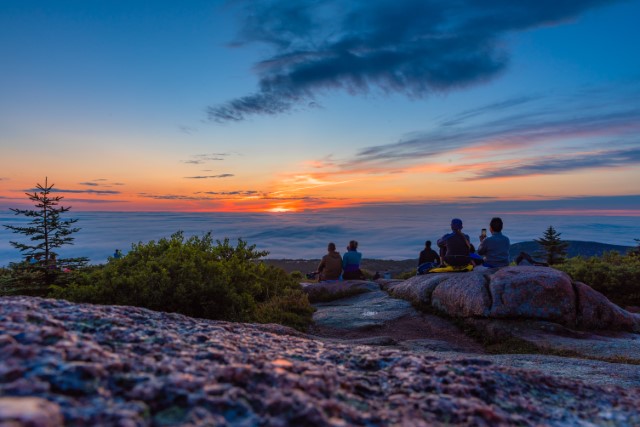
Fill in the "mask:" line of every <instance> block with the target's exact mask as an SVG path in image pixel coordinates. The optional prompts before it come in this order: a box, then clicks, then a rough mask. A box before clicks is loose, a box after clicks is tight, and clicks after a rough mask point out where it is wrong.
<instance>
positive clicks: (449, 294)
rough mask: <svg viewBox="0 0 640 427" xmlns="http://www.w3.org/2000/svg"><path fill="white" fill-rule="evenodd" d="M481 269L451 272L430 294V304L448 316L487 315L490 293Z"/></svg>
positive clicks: (489, 306) (489, 308)
mask: <svg viewBox="0 0 640 427" xmlns="http://www.w3.org/2000/svg"><path fill="white" fill-rule="evenodd" d="M487 282H488V280H487V279H486V278H485V276H484V275H483V274H482V272H481V271H473V272H470V273H452V274H451V275H450V277H448V278H446V279H445V280H444V281H442V282H441V283H440V284H439V285H438V286H437V287H436V288H435V290H434V291H433V293H432V294H431V305H432V306H433V307H434V308H436V309H438V310H440V311H442V312H445V313H447V314H448V315H450V316H461V317H474V316H485V317H486V316H488V315H489V312H490V310H491V295H490V294H489V289H488V285H487Z"/></svg>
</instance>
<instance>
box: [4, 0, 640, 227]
mask: <svg viewBox="0 0 640 427" xmlns="http://www.w3.org/2000/svg"><path fill="white" fill-rule="evenodd" d="M638 16H640V0H632V1H585V0H582V1H569V0H563V1H558V0H556V1H553V2H551V1H540V0H538V1H532V0H531V1H530V0H524V1H518V2H513V1H506V0H487V1H468V0H460V1H455V2H452V1H413V0H405V1H383V0H374V1H351V2H337V1H297V2H290V1H259V2H256V1H251V2H249V1H239V0H235V1H189V2H175V1H126V2H125V1H29V0H21V1H12V0H3V1H2V2H1V3H0V57H1V58H2V64H3V65H2V66H1V67H0V93H1V94H2V96H1V97H0V146H1V147H2V153H3V155H2V158H1V159H0V205H2V206H13V205H15V204H16V203H19V202H20V200H22V199H23V198H24V196H23V194H22V193H23V191H24V190H25V189H29V188H31V187H33V185H34V184H35V182H37V181H42V180H43V178H44V176H48V177H49V178H50V179H51V180H53V181H54V182H55V183H56V186H57V188H59V189H60V190H63V191H64V194H65V199H66V200H67V201H68V202H69V203H71V204H73V205H74V206H75V207H76V208H79V209H86V210H96V209H98V210H156V211H157V210H171V211H180V210H185V211H217V210H226V211H276V212H277V211H282V212H285V211H301V210H313V209H322V208H325V207H331V208H336V207H348V206H358V205H366V204H371V203H403V202H406V203H416V202H420V201H425V200H438V201H447V200H453V199H455V200H469V198H471V197H479V198H482V197H485V198H496V199H500V200H512V199H524V200H534V201H535V200H552V201H553V200H566V199H569V200H570V199H571V198H572V197H575V196H580V197H587V198H589V197H591V196H600V197H602V196H606V197H620V200H627V199H626V197H628V196H634V195H637V194H639V192H638V185H637V182H638V178H640V174H639V173H638V170H639V169H638V164H639V163H640V141H639V135H640V102H639V101H638V99H640V55H639V54H638V52H637V46H638V45H639V43H640V26H638V25H637V17H638ZM588 200H590V199H588ZM593 200H600V199H598V198H597V197H596V198H594V199H593ZM545 206H546V205H545ZM557 206H558V209H563V210H567V208H566V207H565V206H564V205H561V204H558V205H557ZM606 208H607V206H603V205H602V204H598V203H594V205H593V206H591V207H590V209H591V210H593V209H606ZM575 209H583V207H581V206H577V205H576V207H575ZM616 210H618V211H619V213H620V214H624V215H640V214H639V213H638V208H637V206H635V205H630V206H628V207H626V209H625V207H624V206H623V207H619V206H618V204H616ZM608 214H611V212H608Z"/></svg>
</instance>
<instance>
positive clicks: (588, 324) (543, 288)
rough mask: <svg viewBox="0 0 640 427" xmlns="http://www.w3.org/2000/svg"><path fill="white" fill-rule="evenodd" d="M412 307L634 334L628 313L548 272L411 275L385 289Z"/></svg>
mask: <svg viewBox="0 0 640 427" xmlns="http://www.w3.org/2000/svg"><path fill="white" fill-rule="evenodd" d="M387 290H388V292H389V293H390V294H391V295H392V296H394V297H398V298H404V299H407V300H409V301H411V302H412V303H414V304H415V305H417V306H421V307H431V308H434V309H436V310H439V311H441V312H443V313H445V314H447V315H449V316H452V317H461V318H471V317H474V318H480V317H481V318H490V319H515V320H523V319H530V320H541V321H549V322H554V323H558V324H560V325H564V326H566V327H569V328H578V329H585V330H594V329H602V330H619V331H629V332H640V315H639V314H634V313H629V312H627V311H625V310H623V309H622V308H620V307H618V306H617V305H615V304H613V303H612V302H611V301H609V300H608V299H607V298H606V297H605V296H604V295H602V294H601V293H599V292H597V291H595V290H594V289H592V288H590V287H589V286H587V285H585V284H583V283H579V282H573V281H572V280H571V278H570V277H569V276H568V275H567V274H566V273H563V272H561V271H558V270H555V269H553V268H548V267H505V268H501V269H486V268H476V269H475V270H474V271H471V272H468V273H440V274H427V275H422V276H415V277H413V278H411V279H409V280H406V281H404V282H400V283H392V284H390V285H389V286H387Z"/></svg>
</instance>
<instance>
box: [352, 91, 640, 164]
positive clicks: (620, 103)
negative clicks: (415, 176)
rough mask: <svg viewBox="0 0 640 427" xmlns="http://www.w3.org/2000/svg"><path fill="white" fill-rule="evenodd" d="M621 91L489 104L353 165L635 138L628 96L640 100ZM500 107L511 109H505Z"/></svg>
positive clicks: (638, 120)
mask: <svg viewBox="0 0 640 427" xmlns="http://www.w3.org/2000/svg"><path fill="white" fill-rule="evenodd" d="M619 90H620V88H617V89H616V90H612V91H611V92H609V93H608V96H607V97H606V98H605V97H600V98H591V99H584V98H573V97H569V98H562V97H545V98H542V97H541V98H527V99H526V101H523V100H522V99H520V101H519V102H517V103H513V102H509V101H505V102H504V103H500V104H492V105H491V106H485V107H481V108H478V109H475V110H472V111H470V112H464V113H462V114H458V115H456V116H454V117H453V119H451V120H449V119H446V120H444V121H443V122H441V123H440V124H439V125H438V126H436V127H435V128H434V129H432V130H430V131H427V132H415V133H413V134H409V135H408V136H407V137H405V138H403V139H401V140H400V141H398V142H395V143H391V144H385V145H379V146H372V147H366V148H364V149H362V150H360V151H359V152H358V153H357V156H356V157H355V158H354V159H353V162H355V163H358V162H376V161H385V162H389V161H392V162H393V161H406V160H411V159H421V158H427V157H433V156H436V155H440V154H444V153H451V152H455V151H459V150H465V149H469V148H472V147H476V148H481V149H484V150H486V151H492V150H493V153H494V154H500V150H507V149H515V148H517V149H521V148H524V147H528V146H531V145H536V144H540V143H545V142H549V141H553V142H556V143H557V142H559V141H565V140H568V139H571V138H577V137H580V138H583V139H589V138H595V137H605V138H619V137H629V136H630V135H631V136H633V135H635V134H637V133H638V132H639V131H640V105H639V104H638V103H637V101H634V99H633V98H632V97H629V96H628V95H629V92H628V91H630V92H631V93H632V94H633V95H634V96H640V90H639V88H638V85H637V84H636V85H635V87H634V86H633V85H632V86H631V87H630V88H626V89H624V90H625V92H627V93H620V92H619ZM635 99H637V98H635ZM504 105H510V108H508V109H506V110H505V109H504V108H503V106H504ZM518 107H519V108H518ZM452 123H455V126H454V125H452Z"/></svg>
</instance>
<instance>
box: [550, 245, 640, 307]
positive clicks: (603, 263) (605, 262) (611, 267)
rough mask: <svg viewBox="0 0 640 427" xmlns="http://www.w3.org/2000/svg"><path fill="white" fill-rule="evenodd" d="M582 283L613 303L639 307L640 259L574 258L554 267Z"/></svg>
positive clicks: (615, 255) (610, 256)
mask: <svg viewBox="0 0 640 427" xmlns="http://www.w3.org/2000/svg"><path fill="white" fill-rule="evenodd" d="M554 267H555V268H557V269H558V270H562V271H564V272H566V273H569V275H571V277H572V278H573V279H574V280H577V281H580V282H583V283H586V284H587V285H589V286H591V287H592V288H593V289H595V290H597V291H598V292H601V293H602V294H604V295H605V296H606V297H607V298H609V299H610V300H611V301H613V302H614V303H616V304H618V305H620V306H622V307H624V306H631V305H633V306H640V257H638V256H637V255H620V254H619V253H618V252H607V253H605V254H604V255H602V256H601V257H590V258H583V257H575V258H570V259H568V260H566V261H565V262H564V263H562V264H558V265H554Z"/></svg>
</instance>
